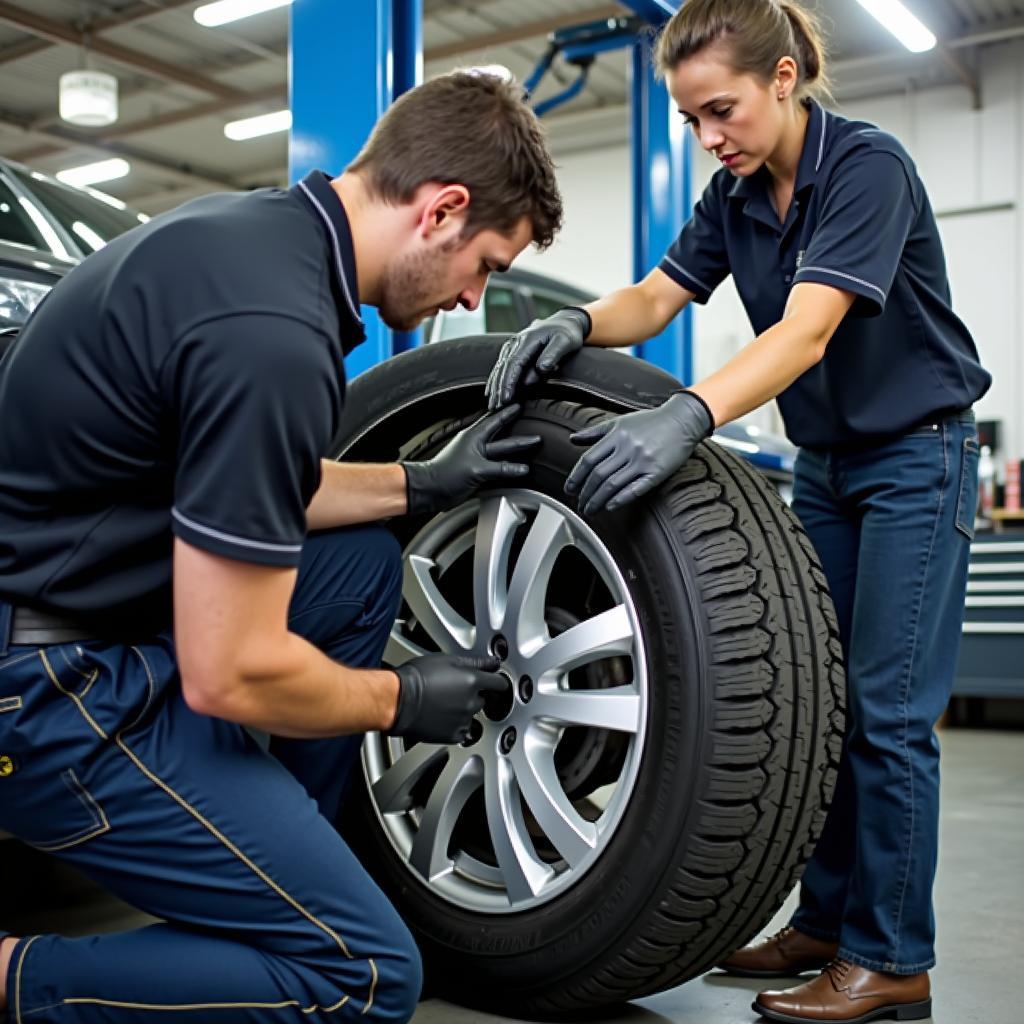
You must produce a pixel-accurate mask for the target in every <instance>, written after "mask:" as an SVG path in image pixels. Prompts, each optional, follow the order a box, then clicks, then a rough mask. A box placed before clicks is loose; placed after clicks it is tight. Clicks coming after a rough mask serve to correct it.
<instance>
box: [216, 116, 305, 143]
mask: <svg viewBox="0 0 1024 1024" xmlns="http://www.w3.org/2000/svg"><path fill="white" fill-rule="evenodd" d="M291 126H292V112H291V111H290V110H275V111H274V113H273V114H260V115H259V117H246V118H243V119H242V120H241V121H229V122H228V123H227V124H226V125H224V134H225V135H226V136H227V137H228V138H229V139H232V140H234V141H235V142H239V141H241V140H242V139H255V138H256V137H257V136H259V135H271V134H273V133H274V132H286V131H288V129H289V128H291Z"/></svg>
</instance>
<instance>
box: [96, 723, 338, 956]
mask: <svg viewBox="0 0 1024 1024" xmlns="http://www.w3.org/2000/svg"><path fill="white" fill-rule="evenodd" d="M114 742H115V743H116V744H117V745H118V746H119V747H120V748H121V749H122V750H123V751H124V753H125V754H126V755H127V756H128V758H129V760H130V761H131V762H132V764H134V765H135V767H136V768H138V769H139V771H140V772H142V774H143V775H145V776H146V778H147V779H149V781H150V782H152V783H154V784H155V785H156V786H159V787H160V789H162V790H163V791H164V792H165V793H166V794H167V795H168V796H169V797H170V798H171V799H172V800H174V802H175V803H177V804H178V805H179V806H181V807H184V808H185V810H186V811H188V813H189V814H191V815H192V817H194V818H195V819H196V821H198V822H199V824H200V825H202V826H203V827H204V828H205V829H207V830H208V831H209V832H211V833H212V834H213V835H214V836H216V837H217V839H219V840H220V841H221V842H222V843H223V844H224V845H225V846H226V847H227V848H228V849H229V850H230V851H231V852H232V853H233V854H234V855H235V856H236V857H237V858H238V859H239V860H240V861H241V862H242V863H243V864H244V865H245V866H246V867H247V868H248V869H249V870H250V871H252V872H253V874H255V875H256V877H257V878H259V879H260V880H261V881H263V882H265V883H266V884H267V885H268V886H270V888H271V889H273V890H274V892H276V893H277V894H278V896H280V897H281V898H282V899H283V900H284V901H285V902H286V903H287V904H288V905H289V906H291V907H292V908H293V909H294V910H297V911H298V912H299V913H300V914H301V915H302V916H303V917H304V918H305V919H306V920H307V921H309V922H311V923H312V924H314V925H316V926H317V928H319V929H320V930H321V931H323V932H324V933H325V934H326V935H328V936H329V937H330V938H332V939H333V940H334V941H335V942H336V943H337V944H338V947H339V948H340V949H341V951H342V952H343V953H344V954H345V956H346V957H348V959H349V960H353V959H355V958H354V957H353V956H352V954H351V953H350V952H349V951H348V946H346V945H345V942H344V940H343V939H342V938H341V936H340V935H338V934H337V933H336V932H335V931H334V930H333V929H332V928H331V927H330V926H328V925H326V924H324V923H323V922H322V921H318V920H317V919H316V918H315V917H314V916H313V915H312V914H311V913H310V912H309V911H308V910H306V908H305V907H303V906H302V904H301V903H299V902H298V900H296V899H295V898H294V897H293V896H289V895H288V893H286V892H285V891H284V889H282V888H281V887H280V886H279V885H278V884H277V883H276V882H275V881H274V880H273V879H272V878H271V877H270V876H269V875H268V874H267V873H266V872H265V871H264V870H263V869H262V868H260V867H259V866H258V865H257V864H254V863H253V862H252V861H251V860H250V859H249V858H248V857H247V856H246V855H245V854H244V853H243V852H242V851H241V850H240V849H239V848H238V847H237V846H236V845H235V844H234V843H233V842H232V841H231V840H230V839H228V837H227V836H226V835H224V833H223V832H221V831H220V830H219V829H218V828H217V827H216V826H215V825H213V824H212V823H211V822H209V821H207V820H206V818H204V817H203V815H202V814H200V812H199V811H198V810H196V808H195V807H193V806H192V805H191V804H190V803H189V802H188V801H187V800H186V799H185V798H184V797H183V796H181V795H180V794H178V793H176V792H175V791H174V790H173V789H171V787H170V786H169V785H167V783H166V782H164V781H163V779H161V778H159V777H158V776H156V775H154V774H153V772H151V771H150V770H149V769H148V768H147V767H146V766H145V765H144V764H143V763H142V761H141V760H140V759H139V758H138V757H137V756H136V754H135V753H134V751H132V750H130V749H129V748H128V746H127V744H126V743H125V742H124V740H123V739H122V738H121V734H120V733H118V735H117V736H115V737H114Z"/></svg>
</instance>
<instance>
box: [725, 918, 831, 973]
mask: <svg viewBox="0 0 1024 1024" xmlns="http://www.w3.org/2000/svg"><path fill="white" fill-rule="evenodd" d="M838 952H839V943H838V942H825V941H824V940H823V939H813V938H811V936H810V935H804V933H803V932H798V931H797V930H796V929H795V928H783V929H782V931H781V932H777V933H776V934H775V935H773V936H772V937H771V938H768V939H762V940H761V941H760V942H752V943H751V944H750V945H749V946H744V947H743V948H742V949H737V950H736V952H735V953H733V955H732V956H731V957H729V959H728V960H723V961H722V963H720V964H719V965H718V967H719V970H722V971H727V972H728V973H729V974H738V975H740V977H743V978H795V977H797V976H798V975H800V974H803V973H804V971H820V970H821V969H822V968H823V967H825V966H826V965H827V964H829V963H830V962H831V961H832V960H834V959H835V956H836V954H837V953H838Z"/></svg>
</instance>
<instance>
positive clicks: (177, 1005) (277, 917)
mask: <svg viewBox="0 0 1024 1024" xmlns="http://www.w3.org/2000/svg"><path fill="white" fill-rule="evenodd" d="M400 586H401V562H400V557H399V551H398V545H397V543H396V542H395V540H394V538H393V537H392V536H391V534H390V533H388V532H387V531H386V530H385V529H383V528H382V527H378V526H370V527H353V528H349V529H342V530H335V531H327V532H324V533H320V534H314V535H312V536H311V537H310V538H308V540H307V542H306V545H305V548H304V550H303V556H302V564H301V566H300V569H299V576H298V582H297V585H296V589H295V593H294V596H293V600H292V604H291V607H290V612H289V622H290V625H291V627H292V629H293V630H294V631H295V632H297V633H300V634H302V635H303V636H305V637H306V638H307V639H309V640H310V641H312V642H313V643H315V644H316V645H317V646H318V647H320V648H321V649H322V650H324V651H325V652H326V653H327V654H329V655H330V656H331V657H333V658H334V659H336V660H338V661H341V662H344V663H346V664H349V665H353V666H377V665H379V664H380V659H381V656H382V654H383V650H384V645H385V643H386V640H387V636H388V633H389V631H390V629H391V625H392V623H393V622H394V617H395V614H396V611H397V604H398V595H399V591H400ZM358 744H359V737H347V738H341V739H337V740H323V741H299V740H275V741H274V742H273V745H272V748H271V749H272V751H273V754H271V753H267V752H265V751H264V750H263V749H262V747H261V745H260V744H259V743H257V742H256V741H255V740H254V739H253V737H252V736H250V735H249V733H248V732H247V731H246V730H245V729H243V728H242V727H240V726H238V725H235V724H233V723H231V722H226V721H223V720H221V719H216V718H208V717H204V716H202V715H197V714H195V713H194V712H192V711H191V710H190V709H189V708H188V706H187V705H186V704H185V702H184V700H183V699H182V695H181V687H180V683H179V678H178V673H177V667H176V665H175V656H174V645H173V641H172V639H171V637H170V636H169V635H168V636H161V637H156V638H154V639H153V641H152V642H150V643H145V644H139V645H136V646H134V647H129V646H125V645H111V644H102V643H91V642H84V643H78V644H74V643H71V644H62V645H51V646H48V647H43V648H38V647H26V646H17V647H11V648H10V649H9V651H8V652H7V655H6V657H2V658H0V754H6V755H7V756H8V757H10V758H11V763H12V765H13V768H14V771H13V773H11V774H9V775H6V776H5V777H0V829H4V830H6V831H9V832H11V833H13V834H14V835H16V836H18V837H19V838H20V839H22V840H23V841H25V842H27V843H29V844H30V845H32V846H35V847H36V848H38V849H41V850H46V851H50V852H52V853H53V854H54V855H55V856H57V857H59V858H61V859H63V860H66V861H68V862H70V863H72V864H74V865H75V866H76V867H77V868H79V869H81V870H82V871H83V872H85V874H87V875H88V876H90V877H91V878H93V879H95V880H96V881H98V882H99V883H101V884H102V885H103V886H105V887H106V888H107V889H108V890H110V891H111V892H113V893H115V894H116V895H118V896H120V897H121V898H122V899H124V900H126V901H127V902H129V903H131V904H133V905H134V906H136V907H139V908H140V909H141V910H144V911H146V912H147V913H149V914H152V915H154V916H156V917H159V918H161V919H162V920H163V922H165V923H160V924H154V925H152V926H149V927H145V928H141V929H139V930H137V931H133V932H128V933H121V934H114V935H97V936H92V937H89V938H80V939H67V938H62V937H60V936H57V935H41V936H27V937H25V938H23V939H22V940H21V941H19V942H18V944H17V946H16V948H15V950H14V955H13V957H12V960H11V966H10V970H9V972H8V977H7V984H8V988H7V991H8V998H9V1017H10V1020H11V1021H13V1022H16V1024H29V1022H31V1024H35V1022H40V1024H42V1022H47V1021H60V1022H61V1024H79V1022H81V1024H86V1022H95V1021H112V1022H117V1024H126V1022H128V1021H137V1020H145V1019H152V1020H156V1019H157V1018H159V1019H161V1020H168V1019H173V1020H178V1019H184V1018H187V1019H189V1020H201V1021H206V1020H217V1021H219V1022H225V1024H230V1022H235V1021H251V1022H260V1024H264V1022H275V1024H279V1022H281V1021H283V1020H289V1021H291V1020H296V1021H297V1020H303V1021H318V1020H322V1021H331V1022H340V1021H357V1020H358V1021H399V1022H404V1021H407V1020H409V1018H410V1017H411V1016H412V1014H413V1012H414V1009H415V1006H416V1003H417V999H418V997H419V992H420V986H421V979H422V970H421V965H420V959H419V954H418V952H417V950H416V946H415V944H414V942H413V939H412V936H411V935H410V934H409V932H408V930H407V929H406V927H405V925H404V924H403V923H402V922H401V920H400V919H399V918H398V915H397V913H396V912H395V910H394V909H393V908H392V906H391V905H390V903H389V902H388V901H387V899H386V898H385V896H384V894H383V893H382V892H381V891H380V890H379V889H378V888H377V886H376V885H375V884H374V883H373V881H372V880H371V879H370V877H369V876H368V875H367V874H366V872H365V871H364V870H363V868H362V867H361V865H360V864H359V863H358V862H357V861H356V859H355V857H354V856H353V854H352V853H351V852H350V850H349V849H348V847H347V846H346V845H345V843H344V842H343V841H342V839H341V838H340V836H339V835H338V833H337V832H336V831H335V830H334V827H333V826H332V824H331V819H332V818H333V816H334V812H335V810H336V808H337V804H338V800H339V798H340V794H341V789H342V786H343V784H344V779H345V775H346V773H347V772H348V770H349V769H350V767H351V766H352V764H353V761H354V758H355V754H356V751H357V750H358ZM274 755H276V756H274ZM3 884H4V885H5V886H9V885H16V884H17V879H11V878H8V877H5V878H4V881H3ZM0 924H2V922H0ZM146 1011H160V1012H157V1013H155V1014H154V1013H147V1012H146Z"/></svg>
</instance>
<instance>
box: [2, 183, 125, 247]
mask: <svg viewBox="0 0 1024 1024" xmlns="http://www.w3.org/2000/svg"><path fill="white" fill-rule="evenodd" d="M12 172H13V174H14V175H15V176H16V177H17V179H18V181H20V182H21V184H23V185H24V186H25V188H26V189H28V190H29V191H30V192H32V193H33V194H34V195H36V196H37V197H38V198H39V201H40V202H41V203H42V204H43V206H45V207H46V209H47V210H48V211H49V212H50V214H51V216H53V217H54V218H55V219H56V220H57V221H59V222H60V225H61V227H63V228H64V230H65V231H67V232H68V233H69V234H70V235H71V236H72V237H73V238H74V239H75V242H76V243H77V244H78V245H79V246H80V247H81V249H82V251H83V252H85V253H90V252H95V251H96V250H97V249H102V248H103V246H104V245H106V243H107V242H109V241H110V240H111V239H112V238H116V237H117V236H118V235H121V234H124V232H125V231H127V230H128V229H129V228H133V227H137V226H138V224H139V215H138V214H137V213H135V212H134V211H132V210H129V209H127V208H126V207H124V204H123V203H121V202H120V200H118V199H114V198H113V197H109V198H104V199H100V198H97V197H96V196H93V195H90V194H89V193H88V192H83V191H80V190H79V189H74V188H70V187H69V186H67V185H62V184H60V182H57V181H51V180H50V179H49V178H45V177H43V176H42V175H38V176H37V175H35V174H31V173H28V172H25V171H20V170H18V169H16V168H12Z"/></svg>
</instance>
